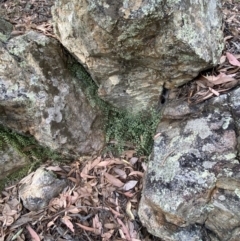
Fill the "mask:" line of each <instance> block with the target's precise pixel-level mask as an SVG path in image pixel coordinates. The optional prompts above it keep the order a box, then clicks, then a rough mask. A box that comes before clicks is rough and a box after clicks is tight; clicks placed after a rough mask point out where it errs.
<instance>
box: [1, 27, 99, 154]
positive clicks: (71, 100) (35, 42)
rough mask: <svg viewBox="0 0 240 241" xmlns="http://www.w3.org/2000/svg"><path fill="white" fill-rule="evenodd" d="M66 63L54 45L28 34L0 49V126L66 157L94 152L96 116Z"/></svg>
mask: <svg viewBox="0 0 240 241" xmlns="http://www.w3.org/2000/svg"><path fill="white" fill-rule="evenodd" d="M66 60H67V57H66V56H65V55H64V52H63V49H62V47H61V46H60V44H59V42H58V41H57V40H55V39H53V38H49V37H46V36H44V35H42V34H39V33H36V32H33V31H31V32H28V33H27V34H25V35H22V36H19V37H15V38H12V39H11V40H9V41H8V43H7V44H6V45H5V46H3V45H0V115H1V118H0V123H1V124H3V125H5V126H7V127H9V128H11V129H13V130H15V131H18V132H19V133H24V134H30V135H32V136H34V137H35V138H36V140H37V141H39V143H40V144H42V145H44V146H47V147H49V148H51V149H53V150H56V151H58V152H61V153H64V154H67V155H79V154H89V153H92V152H96V151H99V150H100V149H101V148H102V147H103V145H104V128H103V125H104V123H103V121H102V114H101V112H100V110H99V109H98V108H97V107H95V108H92V106H91V105H90V103H89V101H88V100H87V98H86V96H85V94H84V93H83V91H82V90H81V86H80V85H79V81H81V80H78V79H76V78H74V77H73V76H72V74H71V72H70V70H69V69H68V65H67V61H66Z"/></svg>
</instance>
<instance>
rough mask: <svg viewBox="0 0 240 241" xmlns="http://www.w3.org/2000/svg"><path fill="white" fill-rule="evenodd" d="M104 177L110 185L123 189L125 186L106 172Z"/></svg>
mask: <svg viewBox="0 0 240 241" xmlns="http://www.w3.org/2000/svg"><path fill="white" fill-rule="evenodd" d="M104 176H105V177H106V179H107V180H108V182H109V183H111V184H113V185H114V186H116V187H122V186H123V185H124V183H122V182H121V181H120V180H119V179H118V178H116V177H114V176H113V175H111V174H109V173H106V172H105V173H104Z"/></svg>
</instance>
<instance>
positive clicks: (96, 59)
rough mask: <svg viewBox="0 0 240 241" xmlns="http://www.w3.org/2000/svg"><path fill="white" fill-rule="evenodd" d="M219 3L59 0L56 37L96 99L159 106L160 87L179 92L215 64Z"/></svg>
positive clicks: (135, 107)
mask: <svg viewBox="0 0 240 241" xmlns="http://www.w3.org/2000/svg"><path fill="white" fill-rule="evenodd" d="M220 3H221V1H220V0H211V1H209V0H203V1H198V0H193V1H189V0H166V1H163V0H147V1H142V0H134V1H133V0H126V1H109V0H103V1H98V0H72V1H70V2H69V1H66V0H57V1H56V3H55V7H54V8H53V11H52V13H53V20H54V29H55V33H56V34H57V35H58V37H59V39H60V41H61V43H62V44H63V45H64V46H65V47H66V48H67V49H68V50H69V51H70V52H71V53H72V54H74V55H75V56H76V57H77V58H78V60H79V61H80V62H81V63H82V64H84V65H85V66H86V67H87V68H88V70H89V72H90V73H91V76H92V77H93V79H94V80H95V82H96V83H97V84H98V86H99V96H100V97H101V98H103V99H104V100H107V101H108V102H110V103H111V104H113V105H115V106H116V107H123V108H127V109H131V110H133V111H135V112H137V111H139V110H142V109H147V108H148V107H150V106H153V105H156V103H157V102H158V98H159V94H160V93H161V90H162V86H163V85H164V83H165V87H167V88H171V87H173V86H180V85H182V84H183V83H186V82H187V81H189V80H191V79H192V78H193V77H195V76H196V75H197V74H198V72H199V71H201V70H203V69H205V68H208V67H210V66H212V65H214V64H216V63H217V60H218V58H219V57H220V55H221V52H222V48H223V44H222V42H223V40H222V31H221V25H222V18H221V13H220Z"/></svg>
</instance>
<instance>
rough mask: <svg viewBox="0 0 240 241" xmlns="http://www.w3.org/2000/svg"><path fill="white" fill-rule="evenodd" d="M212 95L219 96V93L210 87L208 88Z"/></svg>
mask: <svg viewBox="0 0 240 241" xmlns="http://www.w3.org/2000/svg"><path fill="white" fill-rule="evenodd" d="M208 89H209V90H210V91H211V92H212V93H213V94H214V95H216V96H219V95H220V94H219V93H218V92H217V91H216V90H214V89H212V88H210V87H209V88H208Z"/></svg>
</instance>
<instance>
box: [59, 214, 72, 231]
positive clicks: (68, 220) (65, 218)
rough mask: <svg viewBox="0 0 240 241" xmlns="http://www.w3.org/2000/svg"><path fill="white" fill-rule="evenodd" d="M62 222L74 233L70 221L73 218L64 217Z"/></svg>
mask: <svg viewBox="0 0 240 241" xmlns="http://www.w3.org/2000/svg"><path fill="white" fill-rule="evenodd" d="M61 220H62V222H63V223H64V224H65V225H66V226H67V227H68V228H69V229H70V230H71V231H72V232H73V233H74V228H73V224H72V222H71V221H70V220H71V217H69V216H66V215H65V216H64V217H62V219H61Z"/></svg>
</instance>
